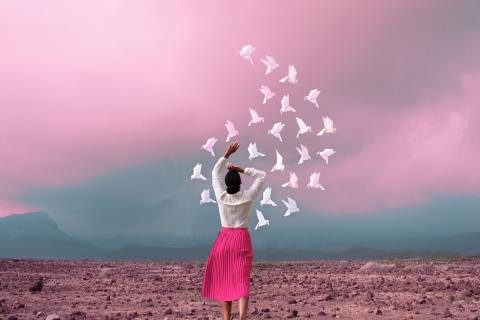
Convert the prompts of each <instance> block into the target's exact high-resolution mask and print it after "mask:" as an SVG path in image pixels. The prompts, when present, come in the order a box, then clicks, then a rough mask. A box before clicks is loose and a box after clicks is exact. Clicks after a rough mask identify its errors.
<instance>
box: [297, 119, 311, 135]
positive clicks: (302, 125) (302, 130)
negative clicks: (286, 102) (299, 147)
mask: <svg viewBox="0 0 480 320" xmlns="http://www.w3.org/2000/svg"><path fill="white" fill-rule="evenodd" d="M296 119H297V124H298V133H297V138H298V137H300V135H301V134H304V133H307V132H309V131H310V132H312V127H310V126H307V125H306V124H305V122H304V121H303V120H302V119H300V118H299V117H296Z"/></svg>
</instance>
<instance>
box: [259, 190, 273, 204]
mask: <svg viewBox="0 0 480 320" xmlns="http://www.w3.org/2000/svg"><path fill="white" fill-rule="evenodd" d="M263 205H271V206H273V207H276V206H277V204H276V203H275V202H273V200H272V188H270V187H267V188H266V189H265V190H264V191H263V199H262V200H261V201H260V206H263Z"/></svg>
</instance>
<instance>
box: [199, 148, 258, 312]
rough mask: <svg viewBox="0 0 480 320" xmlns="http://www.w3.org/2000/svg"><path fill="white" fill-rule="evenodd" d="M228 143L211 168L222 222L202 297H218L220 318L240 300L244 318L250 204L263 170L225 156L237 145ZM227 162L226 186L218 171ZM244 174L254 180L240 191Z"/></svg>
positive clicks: (249, 256) (207, 266)
mask: <svg viewBox="0 0 480 320" xmlns="http://www.w3.org/2000/svg"><path fill="white" fill-rule="evenodd" d="M239 146H240V145H239V144H238V142H233V143H232V144H230V145H229V146H228V147H227V149H226V150H225V153H224V155H223V156H222V157H220V159H218V161H217V163H216V164H215V166H214V167H213V171H212V185H213V190H214V192H215V197H216V198H217V203H218V209H219V212H220V222H221V225H222V228H221V230H220V231H219V233H218V235H217V238H216V239H215V242H214V243H213V246H212V249H211V250H210V253H209V255H208V258H207V261H206V262H205V270H204V275H203V282H202V296H203V297H206V298H210V299H215V300H219V301H220V304H221V308H222V317H223V320H230V317H231V311H232V301H233V300H237V299H239V302H238V308H239V313H240V320H244V319H247V310H248V295H249V288H250V271H251V269H252V259H253V255H252V241H251V239H250V234H249V232H248V223H249V219H250V207H251V206H252V202H253V201H254V200H255V198H256V197H257V195H258V193H259V192H260V188H261V187H262V184H263V181H264V180H265V177H266V173H265V172H264V171H261V170H256V169H254V168H242V167H239V166H237V165H234V164H231V163H228V164H227V159H228V158H229V157H230V156H231V155H232V154H233V153H234V152H235V151H237V150H238V148H239ZM226 164H227V169H228V172H227V174H226V175H225V185H226V188H225V187H224V186H223V185H222V180H221V179H222V177H221V171H222V169H223V168H224V167H225V165H226ZM239 172H241V173H244V174H246V175H248V176H251V177H253V178H254V179H255V180H254V182H253V183H252V185H251V187H250V188H249V189H247V190H245V191H240V185H241V183H242V180H241V178H240V174H239Z"/></svg>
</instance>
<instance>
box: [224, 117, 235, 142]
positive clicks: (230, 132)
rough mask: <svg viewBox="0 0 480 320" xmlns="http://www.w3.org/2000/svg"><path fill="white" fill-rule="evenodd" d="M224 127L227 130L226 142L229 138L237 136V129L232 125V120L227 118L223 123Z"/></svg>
mask: <svg viewBox="0 0 480 320" xmlns="http://www.w3.org/2000/svg"><path fill="white" fill-rule="evenodd" d="M225 127H226V128H227V130H228V136H227V141H226V142H228V141H229V140H230V138H233V137H235V136H238V131H237V129H235V126H234V125H233V122H231V121H230V120H227V123H225Z"/></svg>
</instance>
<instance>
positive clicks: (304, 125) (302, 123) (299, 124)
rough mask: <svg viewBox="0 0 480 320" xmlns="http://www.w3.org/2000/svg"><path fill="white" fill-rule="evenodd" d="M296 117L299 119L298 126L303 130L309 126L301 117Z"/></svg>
mask: <svg viewBox="0 0 480 320" xmlns="http://www.w3.org/2000/svg"><path fill="white" fill-rule="evenodd" d="M296 119H297V124H298V127H299V128H300V129H301V130H304V129H305V128H306V127H307V125H306V124H305V122H304V121H303V120H302V119H301V118H299V117H296Z"/></svg>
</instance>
